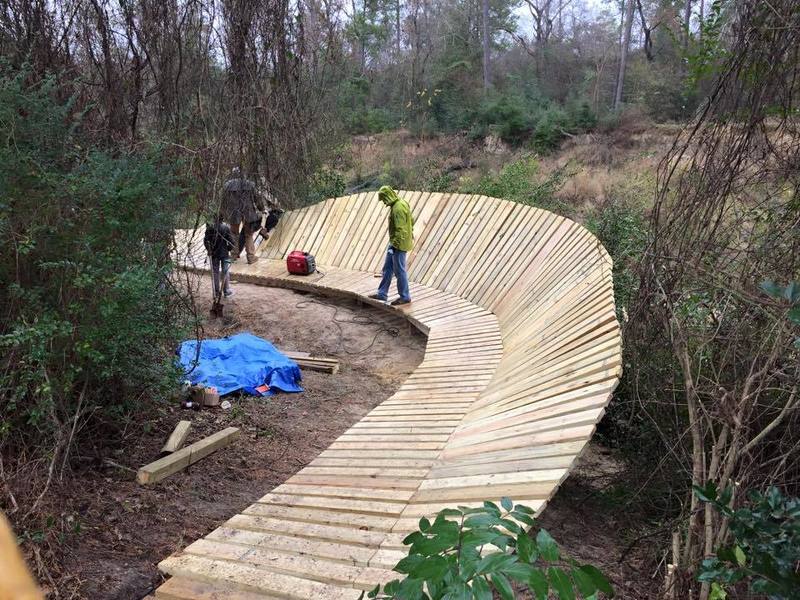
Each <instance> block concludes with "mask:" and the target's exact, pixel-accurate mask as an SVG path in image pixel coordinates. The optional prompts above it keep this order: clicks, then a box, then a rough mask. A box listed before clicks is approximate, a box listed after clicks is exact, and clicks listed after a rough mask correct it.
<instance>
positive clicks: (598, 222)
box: [586, 202, 648, 320]
mask: <svg viewBox="0 0 800 600" xmlns="http://www.w3.org/2000/svg"><path fill="white" fill-rule="evenodd" d="M586 227H587V229H589V231H591V232H592V233H594V234H595V235H596V236H597V238H598V239H599V240H600V242H601V243H602V244H603V247H604V248H605V249H606V250H607V251H608V253H609V254H610V255H611V258H612V259H613V261H614V269H613V276H614V300H615V303H616V306H617V312H618V313H619V317H620V319H621V320H622V318H623V315H622V314H621V313H622V311H623V310H626V309H627V308H628V306H630V302H631V300H632V299H633V297H634V296H635V295H636V291H637V289H638V283H639V278H638V275H637V274H636V271H635V264H636V262H637V261H638V260H639V257H640V256H641V254H642V252H643V251H644V249H645V246H646V244H647V235H648V228H647V223H646V222H645V220H644V215H643V214H642V212H641V211H640V210H639V209H638V208H632V207H630V206H629V205H628V204H626V203H624V202H611V203H609V204H607V205H606V206H603V207H602V208H600V209H598V210H596V211H595V212H593V213H592V214H590V215H589V216H588V217H587V219H586Z"/></svg>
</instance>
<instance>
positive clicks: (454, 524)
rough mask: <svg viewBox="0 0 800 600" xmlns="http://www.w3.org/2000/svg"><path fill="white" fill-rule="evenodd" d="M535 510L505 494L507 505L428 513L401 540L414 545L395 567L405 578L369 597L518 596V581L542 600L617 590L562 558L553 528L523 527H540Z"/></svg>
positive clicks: (508, 599) (449, 599)
mask: <svg viewBox="0 0 800 600" xmlns="http://www.w3.org/2000/svg"><path fill="white" fill-rule="evenodd" d="M532 515H533V510H532V509H530V508H529V507H527V506H523V505H521V504H517V505H514V504H513V503H512V501H511V500H510V499H508V498H503V499H502V501H501V506H497V505H496V504H494V503H493V502H484V503H483V506H482V507H480V508H467V507H459V508H458V509H445V510H443V511H441V512H440V513H439V514H438V515H437V517H436V519H435V520H434V521H433V523H431V522H430V521H429V520H428V519H426V518H422V519H420V522H419V531H415V532H414V533H411V534H410V535H408V536H407V537H406V538H405V539H404V540H403V543H404V544H406V545H408V546H410V548H409V550H408V556H407V557H406V558H404V559H403V560H401V561H400V562H399V563H397V566H396V567H395V568H394V570H395V571H397V572H398V573H401V574H403V575H405V577H404V578H403V579H398V580H394V581H391V582H389V583H387V584H386V585H385V586H384V587H383V589H382V590H381V589H380V587H376V588H375V589H374V590H372V591H371V592H369V594H368V597H369V598H396V599H398V600H440V599H442V600H455V599H463V600H473V599H474V600H491V598H492V597H493V590H494V591H496V592H497V593H498V594H499V595H500V597H501V598H502V599H503V600H513V598H514V591H513V588H512V584H511V582H512V581H516V582H518V583H520V584H522V585H523V586H526V587H527V588H528V589H529V590H530V592H531V593H532V594H533V596H534V598H536V599H537V600H546V599H547V598H548V593H549V592H550V591H551V590H552V592H553V593H555V594H556V595H557V596H558V598H560V599H561V600H574V599H575V598H576V597H582V598H585V599H587V600H589V599H591V600H595V599H597V598H598V597H599V595H600V594H601V593H602V594H606V595H607V596H613V593H614V592H613V590H612V588H611V585H610V584H609V583H608V580H607V579H606V578H605V576H603V574H602V573H600V571H599V570H598V569H597V568H595V567H593V566H591V565H580V564H578V563H577V562H575V561H574V560H571V559H569V558H565V557H563V556H562V555H561V552H560V550H559V548H558V544H556V542H555V540H554V539H553V538H552V537H551V536H550V534H549V533H547V531H545V530H544V529H539V531H538V533H537V534H536V538H535V539H533V538H531V537H529V535H528V533H527V532H526V531H525V529H524V527H525V526H531V527H532V526H535V521H534V519H533V516H532ZM362 597H363V594H362Z"/></svg>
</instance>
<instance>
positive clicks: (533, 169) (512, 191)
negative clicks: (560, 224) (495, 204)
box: [461, 156, 569, 212]
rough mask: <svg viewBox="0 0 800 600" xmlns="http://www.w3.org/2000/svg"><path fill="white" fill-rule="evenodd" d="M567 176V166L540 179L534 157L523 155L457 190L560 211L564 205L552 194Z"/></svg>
mask: <svg viewBox="0 0 800 600" xmlns="http://www.w3.org/2000/svg"><path fill="white" fill-rule="evenodd" d="M568 176H569V172H568V168H567V167H562V168H560V169H556V170H555V171H553V172H552V173H550V174H549V175H548V176H547V177H544V178H542V177H541V176H540V175H539V162H538V161H537V160H536V157H535V156H527V157H525V158H522V159H520V160H517V161H515V162H513V163H509V164H507V165H506V166H504V167H503V168H502V169H501V170H500V172H499V173H498V174H496V175H491V174H490V175H485V176H483V177H482V178H481V179H480V181H479V182H478V183H477V184H476V185H471V186H466V187H465V188H464V189H462V190H461V191H462V192H464V193H467V194H480V195H484V196H491V197H493V198H503V199H504V200H513V201H514V202H519V203H520V204H527V205H529V206H536V207H538V208H544V209H547V210H555V211H557V212H561V211H562V210H563V208H564V207H562V206H561V205H560V204H559V203H558V202H557V201H556V200H555V198H554V195H555V193H556V192H557V191H558V190H559V189H560V188H561V187H562V186H563V185H564V181H565V180H566V178H567V177H568Z"/></svg>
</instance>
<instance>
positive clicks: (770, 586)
mask: <svg viewBox="0 0 800 600" xmlns="http://www.w3.org/2000/svg"><path fill="white" fill-rule="evenodd" d="M694 490H695V494H696V495H697V497H698V498H700V500H702V501H703V502H707V503H710V504H711V505H712V506H713V507H714V508H716V510H717V511H718V512H719V513H720V515H722V516H723V517H724V518H725V519H727V521H728V525H729V527H730V532H731V536H732V538H733V541H732V543H731V544H730V545H726V546H723V547H721V548H718V549H717V551H716V556H715V557H713V558H707V559H705V560H704V561H703V563H702V565H701V567H700V570H699V572H698V577H697V578H698V580H699V581H703V582H710V583H711V584H712V591H711V596H710V598H713V599H714V600H723V599H724V598H727V592H726V588H730V587H732V586H735V585H736V584H739V583H740V582H743V583H747V585H748V587H749V588H750V592H751V593H753V594H765V595H767V596H768V597H769V598H772V599H775V600H796V599H797V598H800V573H798V570H797V569H798V565H800V499H798V498H786V497H784V496H783V495H781V493H780V491H779V490H778V489H777V488H775V487H771V488H769V489H768V490H767V491H766V493H763V494H762V493H760V492H757V491H753V492H751V493H750V494H749V501H748V502H747V503H746V504H745V505H744V506H742V507H741V508H739V509H736V510H734V509H733V508H732V507H731V498H732V495H733V494H732V490H731V489H730V488H728V489H726V490H723V491H722V492H719V491H718V490H717V488H716V486H715V485H714V483H713V482H709V483H708V484H707V485H706V487H705V488H700V487H695V488H694Z"/></svg>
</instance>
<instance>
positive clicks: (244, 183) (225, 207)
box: [222, 167, 265, 264]
mask: <svg viewBox="0 0 800 600" xmlns="http://www.w3.org/2000/svg"><path fill="white" fill-rule="evenodd" d="M264 209H265V206H264V199H263V198H262V197H261V195H260V194H259V193H258V191H257V190H256V185H255V183H253V182H252V181H250V180H249V179H245V178H244V176H243V175H242V171H241V169H239V168H238V167H236V168H235V169H233V171H232V172H231V176H230V179H228V180H227V181H226V182H225V184H224V185H223V186H222V212H223V214H224V215H225V220H226V221H227V222H228V223H230V227H231V231H232V233H233V239H234V242H238V241H239V238H240V235H239V232H240V228H241V232H242V233H244V236H241V237H242V242H243V243H242V244H241V245H236V246H235V247H234V248H233V260H236V259H237V258H239V253H240V252H241V251H242V250H243V249H244V250H245V252H246V253H247V262H248V264H253V263H254V262H256V261H257V260H258V256H256V249H255V244H254V243H253V234H254V233H255V231H254V230H253V229H251V223H254V222H255V221H260V220H261V213H262V212H263V211H264Z"/></svg>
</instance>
